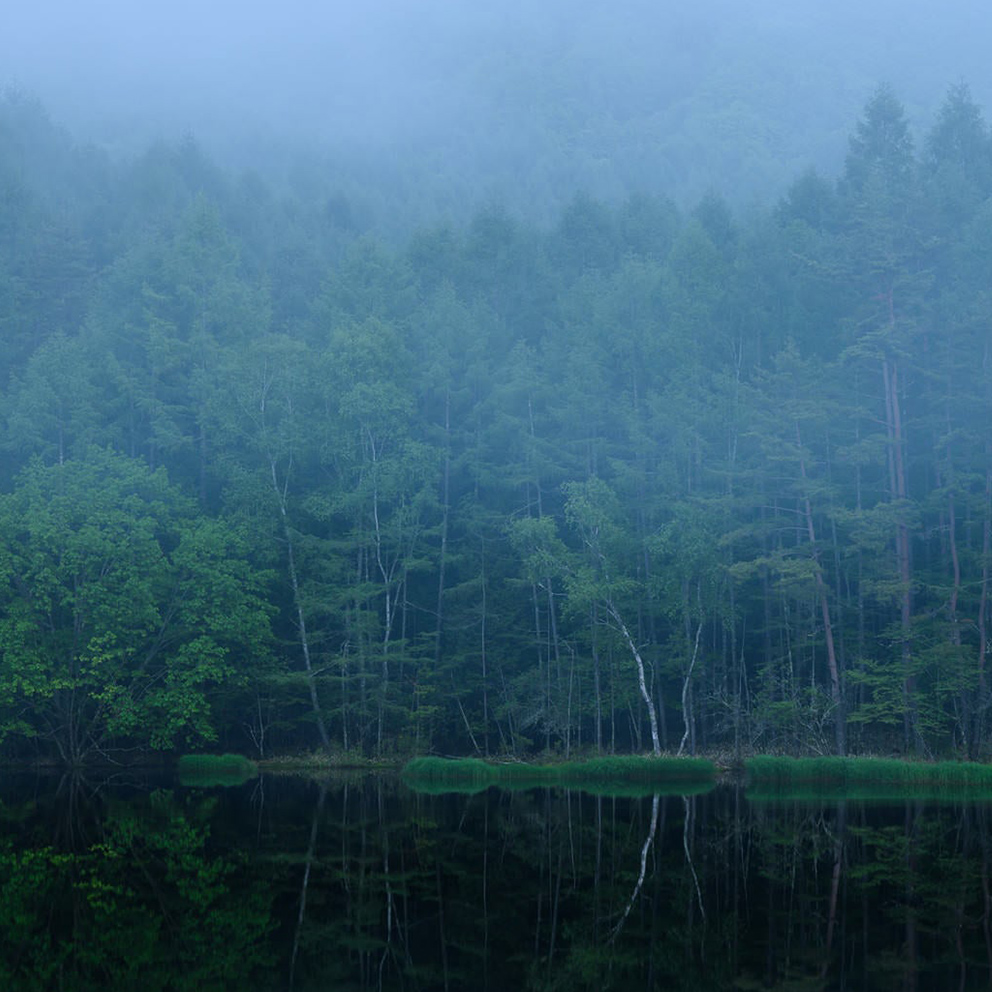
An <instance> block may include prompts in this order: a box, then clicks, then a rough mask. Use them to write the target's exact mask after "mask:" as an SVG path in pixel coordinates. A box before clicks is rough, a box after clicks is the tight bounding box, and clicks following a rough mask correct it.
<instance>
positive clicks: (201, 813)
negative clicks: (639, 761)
mask: <svg viewBox="0 0 992 992" xmlns="http://www.w3.org/2000/svg"><path fill="white" fill-rule="evenodd" d="M990 820H992V808H990V807H989V806H988V805H980V804H959V805H954V804H935V803H926V802H901V803H886V804H883V805H878V804H871V803H865V802H853V801H847V802H844V801H838V800H831V801H829V802H826V803H815V802H812V803H809V802H807V803H803V804H778V805H776V804H771V803H766V802H760V803H759V802H750V801H749V800H748V799H747V798H746V796H745V794H744V792H743V790H740V789H737V788H732V787H720V788H718V789H716V790H714V791H713V792H711V793H709V794H707V795H702V796H692V797H686V798H683V797H680V796H657V797H655V796H650V795H649V796H646V797H641V798H632V797H616V798H612V797H603V796H590V795H586V794H583V793H581V792H577V791H565V790H559V789H537V790H531V791H522V792H501V791H498V790H496V789H490V790H488V791H485V792H481V793H478V794H476V795H471V796H464V795H418V794H415V793H413V792H411V791H410V790H409V789H407V788H406V787H405V786H404V785H403V784H402V783H401V782H400V781H399V780H398V779H397V778H395V777H390V776H372V775H368V776H355V777H349V778H339V779H332V780H329V781H327V782H325V783H323V784H320V783H314V782H306V781H301V780H297V779H292V778H274V777H267V778H265V779H262V780H259V781H257V782H251V783H248V784H246V785H244V786H239V787H237V788H229V789H224V788H219V787H218V788H207V789H197V788H187V787H181V786H179V784H178V783H177V782H175V781H174V780H168V779H164V780H163V779H155V778H142V777H140V776H127V777H125V776H119V777H117V778H115V779H113V780H109V781H108V780H105V779H103V778H101V777H99V776H93V777H91V778H89V779H86V778H75V779H69V778H64V779H60V778H59V777H51V778H48V777H42V778H39V777H35V776H11V775H9V774H8V775H6V776H4V778H3V780H2V782H0V862H2V863H0V947H2V951H0V988H3V989H9V990H29V989H30V990H35V989H38V990H41V989H65V990H71V992H85V990H89V989H93V990H96V989H101V990H107V989H110V990H116V989H121V990H123V989H128V990H132V989H135V988H138V989H140V990H142V992H152V990H159V989H162V990H165V989H169V990H172V989H176V990H184V989H190V990H193V989H196V990H213V989H216V990H227V989H231V990H234V989H237V990H239V992H240V990H248V989H253V990H254V989H261V990H266V989H271V990H284V989H296V990H311V989H411V990H434V989H439V990H459V989H493V990H504V989H505V990H510V989H596V990H606V989H618V990H619V989H666V990H667V989H693V990H696V989H768V988H776V989H791V990H797V989H823V990H826V989H926V990H941V989H955V990H957V989H971V988H987V987H988V986H989V983H990V978H992V932H990V931H992V919H990V906H992V896H990V891H992V888H990V880H989V876H990V870H989V860H990V859H989V853H990V826H992V822H990Z"/></svg>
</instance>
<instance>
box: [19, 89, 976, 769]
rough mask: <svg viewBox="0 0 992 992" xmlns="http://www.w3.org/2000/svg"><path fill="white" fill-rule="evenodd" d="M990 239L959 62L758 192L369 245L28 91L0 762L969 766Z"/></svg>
mask: <svg viewBox="0 0 992 992" xmlns="http://www.w3.org/2000/svg"><path fill="white" fill-rule="evenodd" d="M844 151H845V149H844V148H838V150H837V153H838V159H840V157H841V156H842V155H843V153H844ZM990 264H992V134H990V131H989V128H988V126H987V124H986V122H985V120H984V117H983V113H982V110H981V108H980V107H979V106H978V105H977V103H976V102H975V100H974V99H973V98H972V96H971V94H970V92H969V90H968V88H967V87H966V86H965V85H963V84H961V85H956V86H954V87H953V88H951V89H950V90H949V92H948V93H947V95H946V98H945V99H944V102H943V104H942V105H941V107H940V109H939V112H938V113H937V114H936V116H935V118H934V119H933V120H932V121H931V122H930V125H929V128H928V130H927V131H926V133H925V134H924V135H923V137H922V139H920V140H914V134H913V131H912V129H911V128H910V126H909V124H908V122H907V116H906V112H905V108H904V106H903V104H902V103H901V102H900V99H899V96H898V94H897V93H896V92H894V91H893V90H892V89H890V88H887V87H884V86H883V87H881V88H879V89H878V90H876V91H875V93H874V94H873V95H872V96H871V97H870V99H869V100H868V102H867V103H866V104H865V106H864V108H863V111H862V113H861V115H860V117H859V118H858V119H857V120H855V121H853V122H852V128H851V134H850V137H849V140H848V144H847V146H846V158H844V160H843V167H842V169H841V170H840V173H839V175H837V176H836V177H834V176H826V175H823V174H820V173H818V172H816V171H813V170H810V171H806V172H804V173H802V174H800V175H797V176H796V177H795V178H794V179H793V181H792V182H791V185H788V186H787V188H784V189H783V190H782V191H781V193H780V195H779V196H778V197H777V199H776V200H775V201H774V204H773V205H772V206H771V207H768V208H764V207H753V208H750V209H746V208H742V207H740V206H736V205H735V206H733V207H732V206H731V205H729V203H728V202H727V201H726V200H724V199H723V198H722V197H721V196H720V195H719V193H717V192H711V193H709V194H706V195H704V196H703V197H702V198H699V199H697V200H696V201H695V202H694V203H691V204H689V205H682V204H679V205H676V203H675V202H674V201H672V200H668V199H666V198H664V197H663V196H660V195H657V194H654V193H647V192H645V193H633V194H630V195H628V196H626V197H625V198H616V199H609V198H604V199H598V198H596V197H595V196H593V195H591V194H583V193H578V194H576V195H574V196H573V197H572V198H571V200H570V201H569V202H567V203H566V204H565V205H564V206H563V208H562V209H561V210H560V211H558V212H557V214H556V216H555V217H554V218H552V219H551V220H550V222H548V223H543V222H533V223H531V222H528V221H527V220H525V219H521V217H520V216H518V215H517V214H516V213H514V211H512V210H510V209H508V208H507V207H505V206H503V205H501V203H500V202H499V201H496V200H494V201H492V202H490V203H488V204H486V205H484V206H483V207H482V208H480V209H478V210H477V211H476V212H475V214H474V216H472V217H471V218H469V219H468V220H466V221H465V222H464V223H460V222H456V223H438V224H427V225H423V226H420V227H419V228H418V229H417V230H416V231H415V232H414V233H412V234H410V235H409V236H406V235H403V236H398V235H397V236H392V237H390V236H386V235H381V234H377V233H376V232H375V231H374V230H369V229H364V228H363V225H362V224H361V223H360V215H359V214H358V213H356V212H355V211H354V210H352V207H351V204H350V202H349V200H348V198H347V196H345V195H343V194H341V193H335V192H333V191H330V192H328V191H327V190H326V189H324V188H323V187H320V186H315V187H313V190H312V193H311V194H310V195H308V193H307V188H306V187H305V186H299V187H297V188H295V189H293V190H287V189H285V188H282V187H279V186H278V185H276V184H273V183H270V182H268V181H267V180H266V179H264V178H262V177H261V176H260V175H259V174H256V173H252V172H241V173H237V172H235V171H233V170H230V169H227V168H224V167H222V166H219V165H217V164H215V163H214V162H213V161H212V160H211V158H210V157H209V155H207V154H206V153H205V152H204V151H203V149H202V148H201V147H200V146H199V145H198V144H197V142H196V140H195V139H193V138H192V137H189V138H186V139H183V140H181V141H178V142H173V143H166V142H159V143H156V144H153V145H151V146H150V147H148V148H147V150H146V151H144V152H143V153H142V154H140V155H137V156H135V157H133V158H130V159H128V160H126V161H121V160H115V159H113V158H112V157H110V156H108V155H106V154H104V153H102V152H100V151H98V150H96V149H95V148H94V147H92V146H88V145H85V144H82V143H79V142H77V141H76V140H75V139H73V138H71V137H70V136H69V135H68V133H67V132H65V131H63V130H62V129H61V128H59V127H58V126H57V125H55V124H54V123H53V122H52V121H51V119H50V118H49V117H48V115H47V114H46V112H45V110H44V108H43V107H42V106H41V105H40V104H39V103H38V102H36V101H35V100H33V99H31V98H29V97H25V96H24V95H22V94H18V93H17V92H13V91H12V92H10V93H8V94H7V95H6V96H5V97H3V98H2V100H0V340H2V342H3V347H2V348H0V416H2V420H3V430H2V434H0V492H2V495H0V597H2V602H0V753H2V754H3V755H4V756H5V757H7V758H9V759H23V758H29V757H41V758H45V759H52V760H62V761H66V762H69V763H77V762H80V761H83V760H85V759H87V758H97V757H99V756H104V757H107V756H115V755H122V754H131V755H133V754H135V753H139V754H142V753H147V752H149V751H159V752H168V751H171V750H182V751H191V750H198V749H203V748H209V749H218V748H223V749H230V750H234V751H240V752H242V753H249V754H252V755H253V756H256V757H267V756H270V755H272V754H274V753H279V752H285V751H300V750H306V749H312V748H321V749H325V750H328V751H334V752H340V753H343V754H355V755H358V754H361V755H365V756H377V757H382V756H388V755H411V754H427V753H440V754H453V755H496V754H506V755H513V756H521V757H523V756H527V755H531V754H535V753H537V752H546V753H549V754H560V755H562V756H573V755H579V754H597V753H626V752H630V751H647V750H653V751H654V752H658V751H661V750H665V751H670V752H676V751H683V752H688V753H726V754H733V755H735V756H740V755H743V754H752V753H755V752H776V753H789V754H831V753H841V754H844V753H851V754H865V753H885V754H906V755H921V756H938V755H941V756H955V755H957V756H962V757H969V758H983V757H984V758H987V757H988V756H989V752H990V750H992V720H990V718H989V716H990V715H989V704H990V691H989V690H990V687H989V677H988V673H987V671H986V664H985V662H986V657H987V656H988V654H989V651H990V647H989V631H990V627H992V617H990V615H989V614H990V603H989V598H990V589H989V584H990V581H989V580H990V574H989V572H990V564H992V352H990V346H992V283H990V279H989V275H990Z"/></svg>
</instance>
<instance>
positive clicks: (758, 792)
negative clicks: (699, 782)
mask: <svg viewBox="0 0 992 992" xmlns="http://www.w3.org/2000/svg"><path fill="white" fill-rule="evenodd" d="M745 769H746V772H747V795H748V798H749V799H756V800H763V799H764V800H769V799H784V800H787V799H844V798H846V799H904V798H905V799H927V798H933V799H992V766H990V765H983V764H977V763H974V762H956V761H942V762H923V761H900V760H898V759H895V758H781V757H774V756H770V755H766V756H760V757H755V758H749V759H748V760H747V762H746V763H745Z"/></svg>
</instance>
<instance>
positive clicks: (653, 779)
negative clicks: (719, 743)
mask: <svg viewBox="0 0 992 992" xmlns="http://www.w3.org/2000/svg"><path fill="white" fill-rule="evenodd" d="M715 776H716V768H715V766H714V765H713V763H712V762H711V761H709V760H707V759H705V758H648V757H641V756H625V757H608V758H590V759H589V760H588V761H573V762H565V763H563V764H557V765H528V764H522V763H516V762H515V763H512V764H494V763H491V762H488V761H482V760H480V759H478V758H414V759H413V760H412V761H410V762H409V763H408V764H407V765H406V766H405V767H404V769H403V779H404V781H405V782H406V783H407V784H408V785H409V786H410V787H411V788H413V789H415V790H417V791H418V792H432V793H441V792H480V791H482V790H484V789H487V788H489V786H491V785H495V786H498V787H499V788H502V789H533V788H540V787H544V786H557V787H561V788H573V789H581V790H583V791H584V792H593V793H599V794H602V795H629V796H642V795H655V794H660V793H667V794H677V795H686V794H689V793H696V792H705V791H707V790H708V789H710V788H711V787H712V786H713V783H714V779H715Z"/></svg>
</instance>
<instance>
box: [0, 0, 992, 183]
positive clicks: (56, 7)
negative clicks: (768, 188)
mask: <svg viewBox="0 0 992 992" xmlns="http://www.w3.org/2000/svg"><path fill="white" fill-rule="evenodd" d="M4 7H5V10H4V12H3V13H2V14H0V82H8V83H14V84H15V85H17V86H18V87H20V88H23V89H25V90H27V91H29V92H31V93H33V94H36V95H37V96H39V97H40V98H41V99H42V100H43V102H44V103H45V104H46V106H47V107H48V108H49V109H50V111H51V113H52V115H53V116H54V117H55V118H56V119H58V120H60V121H63V122H65V123H66V124H68V125H69V126H70V127H71V128H73V129H74V130H75V131H77V133H80V134H82V135H84V136H85V137H87V138H94V139H96V140H98V141H102V142H104V143H105V144H107V145H108V146H109V147H114V146H115V144H116V145H119V146H120V147H123V148H129V147H136V146H137V145H140V144H141V143H142V142H146V141H148V140H150V138H152V137H155V136H158V135H160V134H164V135H165V136H171V135H175V134H179V133H182V132H183V131H186V130H192V131H193V133H195V134H196V135H197V137H198V138H199V139H200V140H201V141H202V142H203V143H204V144H205V145H207V146H208V147H212V148H213V149H214V150H217V149H218V148H220V147H221V146H223V145H224V144H225V142H226V143H228V144H230V143H231V142H232V141H236V140H237V139H238V138H240V137H242V136H245V135H250V136H252V140H256V141H257V140H259V139H260V136H266V137H265V140H268V141H269V142H270V143H275V142H278V141H282V140H287V141H292V142H295V143H298V144H303V145H305V144H313V145H322V146H325V147H333V148H337V149H341V148H345V149H347V148H351V149H355V148H360V149H376V150H381V149H383V148H386V149H390V148H394V149H403V148H406V147H409V146H411V145H413V146H418V147H426V148H436V149H437V154H438V155H439V157H443V158H444V159H445V161H446V162H448V163H453V164H450V165H449V171H450V169H452V168H453V169H460V170H462V171H463V172H466V173H469V172H471V173H477V174H478V175H479V177H480V180H481V181H485V179H486V177H487V174H489V173H492V174H493V175H496V174H497V173H498V172H499V168H502V169H503V170H504V171H506V172H508V173H509V174H511V175H512V174H513V173H514V171H515V170H516V171H520V170H521V169H523V168H525V167H526V166H527V164H528V162H529V160H530V159H531V158H532V157H534V156H544V157H545V158H549V159H550V158H551V157H553V156H555V155H559V156H560V157H561V162H560V163H555V162H551V163H550V164H548V165H547V167H546V169H545V171H546V172H547V173H548V174H549V175H553V176H555V177H556V178H555V181H556V182H562V183H564V184H565V185H585V186H591V187H593V191H594V192H597V193H605V194H607V195H610V194H614V193H619V192H622V191H623V189H624V188H626V187H629V186H632V185H642V184H643V183H644V177H645V176H657V177H658V183H659V184H662V185H664V184H665V183H667V184H669V185H670V186H672V187H673V188H675V189H676V190H678V189H680V188H682V187H686V188H687V189H688V190H689V191H690V192H692V193H697V192H698V190H696V189H695V188H694V187H693V185H692V177H691V176H688V175H686V174H685V172H686V170H685V168H684V167H682V169H681V172H680V171H679V170H678V169H676V168H674V167H673V168H672V169H671V170H667V171H666V161H665V159H664V155H662V156H660V157H659V158H658V160H657V161H652V162H650V163H647V164H645V163H638V162H637V161H636V157H637V155H638V139H637V136H638V135H640V134H645V135H651V136H652V140H653V141H654V142H655V144H658V142H659V141H660V142H661V143H664V142H665V141H671V142H672V143H673V147H676V148H677V150H678V152H679V156H680V157H681V159H685V158H686V157H687V156H688V157H689V158H690V159H691V156H692V153H693V147H694V145H696V144H703V143H705V142H706V141H707V140H709V138H710V137H711V136H712V137H713V139H714V141H716V142H717V144H718V145H719V147H718V150H717V153H715V158H714V161H713V162H712V163H711V164H710V165H708V167H707V168H708V169H709V171H708V172H707V173H706V175H705V176H704V177H703V178H701V179H700V182H701V183H704V184H709V183H711V182H712V180H713V177H714V176H715V177H716V178H717V181H720V180H722V177H723V175H724V174H729V173H731V172H733V170H735V169H738V168H741V169H743V170H744V172H745V174H744V176H743V178H742V179H741V181H740V185H741V186H742V188H743V189H748V188H751V187H753V188H754V189H758V188H759V187H761V185H762V184H763V183H765V184H772V183H777V182H778V180H779V176H778V175H771V173H770V167H769V166H768V164H767V163H766V162H752V163H750V164H749V160H748V155H749V151H748V149H749V148H752V147H755V146H758V145H760V146H761V148H762V149H767V154H768V155H769V156H770V157H772V158H774V159H775V160H776V161H777V162H780V164H781V168H782V174H783V175H794V174H795V173H796V172H797V170H799V169H801V168H802V167H803V166H804V165H805V164H808V163H809V162H817V163H819V164H821V165H825V166H827V167H828V168H829V167H834V166H836V165H837V164H838V163H839V162H840V161H841V160H842V158H843V153H844V150H845V138H846V134H848V133H849V132H850V129H851V127H852V126H853V122H854V120H855V118H856V115H857V113H858V111H859V110H860V108H861V107H862V106H863V105H864V103H865V101H866V100H867V98H868V97H869V96H870V94H871V92H872V90H873V88H874V87H875V86H876V85H877V84H878V83H879V82H880V81H887V82H890V83H891V84H892V85H893V86H894V88H895V90H896V92H897V93H898V95H899V96H900V97H901V98H902V99H903V101H904V102H905V103H906V106H907V111H908V113H909V116H910V119H911V120H912V121H913V122H914V123H916V124H918V126H920V127H923V126H926V124H928V123H929V119H930V117H931V116H932V113H933V110H934V109H935V107H936V106H938V105H939V103H940V101H941V99H942V98H943V95H944V93H945V92H946V89H947V87H948V85H950V84H951V83H955V82H959V81H961V80H966V81H968V82H969V83H970V85H971V88H972V91H973V93H974V95H975V97H976V99H977V100H978V101H979V103H981V104H983V105H985V106H986V107H988V106H989V103H990V102H992V100H990V98H992V80H990V78H989V73H988V70H987V65H988V52H987V47H988V46H987V40H988V38H989V37H990V36H992V15H990V12H989V5H987V4H982V3H979V2H977V0H967V2H965V0H951V2H949V3H943V4H940V5H937V4H925V5H924V4H920V3H915V4H914V3H903V2H900V3H896V2H894V0H859V2H853V0H842V2H839V3H832V4H824V3H822V0H790V2H788V3H784V2H781V0H760V2H759V0H754V2H750V3H746V2H739V0H698V2H696V3H694V4H692V5H691V9H690V5H687V4H685V3H683V2H669V0H654V2H649V0H614V2H610V3H606V2H590V0H568V2H566V0H540V2H537V0H501V2H495V0H474V2H469V0H362V2H361V3H354V4H352V3H344V2H340V0H325V2H317V0H281V2H280V3H278V4H276V3H274V2H260V0H209V2H205V0H198V2H197V0H169V2H167V3H166V2H162V0H147V2H146V0H142V2H136V0H35V2H30V3H29V2H27V0H8V2H7V3H6V4H5V5H4ZM701 103H703V104H705V105H706V106H707V107H712V106H717V107H725V108H727V116H726V120H724V119H723V118H722V117H721V116H720V115H716V117H715V119H713V120H708V121H705V122H703V123H699V122H698V121H694V117H693V115H694V114H695V113H696V112H697V108H698V106H699V105H700V104H701ZM768 121H774V125H769V124H768V123H767V122H768ZM724 132H726V133H724ZM552 133H553V134H554V136H555V137H554V141H553V142H549V143H548V145H547V147H545V146H544V144H543V143H544V142H546V141H547V136H548V135H549V134H552ZM659 136H660V138H659ZM596 142H598V143H599V146H597V145H596V144H595V143H596ZM129 143H130V144H129ZM590 143H592V145H591V148H590ZM680 143H681V144H680ZM572 144H574V146H575V147H578V148H581V150H582V159H583V161H585V160H586V159H590V160H592V161H594V162H595V161H596V160H597V158H598V160H599V161H600V163H601V164H600V167H599V169H598V172H597V171H596V170H595V169H594V168H593V167H591V166H586V171H585V172H584V173H582V174H578V175H574V176H570V175H568V174H567V161H568V158H569V155H570V148H569V146H570V145H572ZM600 146H601V147H600ZM466 147H470V148H471V149H472V157H471V158H467V159H465V160H464V161H463V160H461V158H460V157H459V156H461V155H462V154H463V150H464V148H466ZM652 154H654V153H652ZM575 157H576V156H575V155H572V158H575ZM752 157H753V156H752ZM497 160H499V161H500V162H501V165H500V167H499V168H497V167H496V166H495V165H494V164H493V163H495V162H497ZM748 169H750V170H751V172H753V174H754V175H753V176H750V174H748V173H747V170H748ZM556 170H557V171H556ZM559 174H560V175H559ZM728 177H729V175H728ZM490 178H491V177H490ZM738 178H740V177H738Z"/></svg>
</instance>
